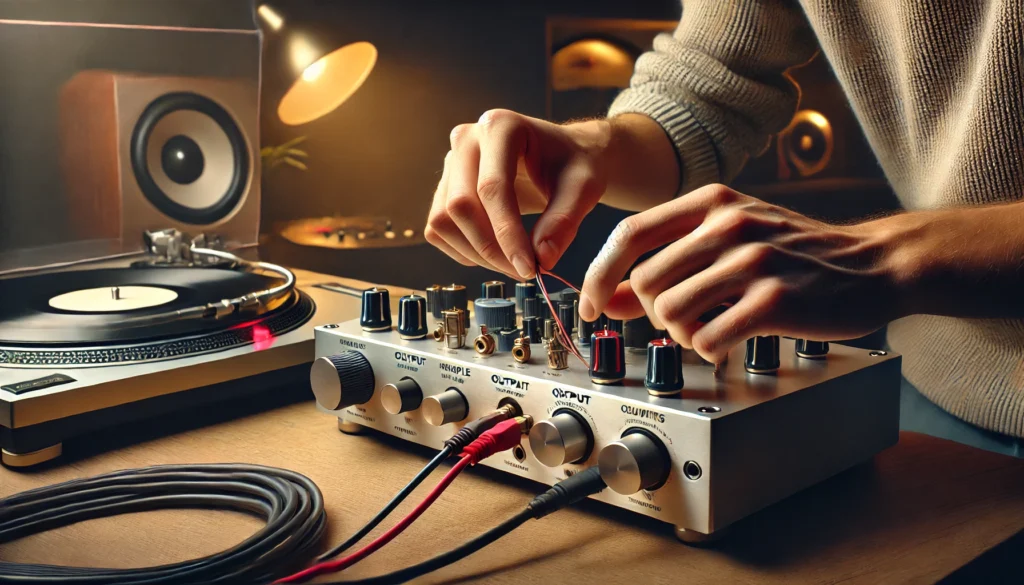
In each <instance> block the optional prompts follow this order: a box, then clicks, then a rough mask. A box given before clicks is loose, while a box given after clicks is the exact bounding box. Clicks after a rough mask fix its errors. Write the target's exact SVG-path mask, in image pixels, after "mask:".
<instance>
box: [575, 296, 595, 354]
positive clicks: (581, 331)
mask: <svg viewBox="0 0 1024 585" xmlns="http://www.w3.org/2000/svg"><path fill="white" fill-rule="evenodd" d="M576 307H577V311H578V310H579V301H577V305H576ZM577 314H579V313H578V312H577ZM593 334H594V323H593V322H592V321H585V320H583V319H577V321H576V342H577V343H578V344H580V345H584V346H586V345H590V336H591V335H593Z"/></svg>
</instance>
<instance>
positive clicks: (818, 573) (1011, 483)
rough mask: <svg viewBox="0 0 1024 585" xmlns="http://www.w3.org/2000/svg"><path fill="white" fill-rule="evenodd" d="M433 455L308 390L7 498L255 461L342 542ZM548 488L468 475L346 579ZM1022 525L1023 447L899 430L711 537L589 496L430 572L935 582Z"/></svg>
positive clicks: (106, 454)
mask: <svg viewBox="0 0 1024 585" xmlns="http://www.w3.org/2000/svg"><path fill="white" fill-rule="evenodd" d="M430 454H431V452H430V451H429V450H427V449H423V448H420V447H416V446H413V445H410V444H408V443H405V442H402V441H399V440H398V439H394V438H391V437H385V436H383V435H378V434H370V435H364V436H359V437H351V436H346V435H343V434H341V433H339V432H338V430H337V426H336V421H335V419H333V418H331V417H329V416H326V415H323V414H320V413H318V412H316V411H315V409H314V407H313V404H312V403H311V402H310V403H301V404H294V405H290V406H285V407H281V408H277V409H275V410H272V411H269V412H264V413H261V414H254V415H251V416H247V417H243V418H238V419H235V420H228V421H224V422H219V423H216V424H213V425H212V426H209V427H205V428H197V429H194V430H190V431H186V432H179V433H177V434H171V435H166V436H159V437H156V438H151V439H149V440H146V441H144V442H142V443H139V444H134V445H130V446H121V447H117V448H114V449H112V450H103V451H100V452H97V453H88V452H87V453H85V454H79V455H74V454H72V455H71V456H70V457H68V458H65V459H64V460H62V461H59V462H57V464H55V465H49V466H48V467H47V468H45V469H42V470H37V471H28V472H15V471H12V470H9V469H0V496H6V495H10V494H13V493H16V492H19V491H22V490H26V489H30V488H34V487H38V486H42V485H47V484H51V483H55V482H59V481H64V480H67V479H70V478H74V477H82V476H90V475H95V474H99V473H103V472H107V471H111V470H115V469H123V468H129V467H141V466H146V465H154V464H164V463H217V462H252V463H260V464H264V465H272V466H279V467H284V468H288V469H293V470H295V471H298V472H301V473H303V474H306V475H308V476H309V477H310V478H312V479H313V480H314V481H315V482H316V483H317V485H319V486H320V488H321V490H323V492H324V497H325V500H326V504H327V512H328V516H329V519H330V531H329V536H328V538H329V540H330V542H332V543H334V542H338V541H339V540H340V539H341V538H342V537H344V536H347V535H348V534H349V533H350V532H351V531H353V530H355V529H356V528H357V527H358V526H359V525H361V523H362V522H363V521H365V520H366V519H368V518H369V517H370V516H371V515H372V514H373V513H374V512H376V511H377V510H378V509H379V507H380V506H381V505H382V504H383V503H384V502H385V501H386V499H388V498H389V497H390V496H391V495H392V494H393V493H394V492H395V491H396V490H397V489H399V488H400V487H401V486H402V485H403V484H404V483H405V482H406V481H407V480H408V479H409V478H410V477H412V475H413V474H414V473H415V472H416V471H417V470H418V469H419V468H420V467H421V466H422V465H423V464H424V463H425V462H426V460H427V458H428V457H429V456H430ZM439 473H440V471H439V472H437V474H439ZM436 477H439V475H437V476H436ZM434 481H436V478H432V479H431V480H428V482H427V483H428V484H432V483H433V482H434ZM539 489H540V486H539V485H536V484H533V483H530V482H525V481H523V480H518V479H515V478H510V477H509V476H506V475H503V474H499V473H497V472H493V471H490V470H473V471H472V472H471V473H467V474H464V475H463V476H462V477H461V478H460V479H459V480H458V481H457V482H456V483H455V484H454V485H453V486H452V488H451V489H449V490H448V492H446V493H445V495H444V496H443V497H442V498H441V499H440V500H439V501H438V502H437V503H436V504H435V505H434V507H433V508H432V509H431V510H430V511H428V512H427V514H425V515H424V516H423V517H422V518H421V519H420V520H419V522H417V523H416V524H414V525H413V527H412V528H410V529H409V530H408V531H407V532H406V533H405V534H404V535H403V536H402V537H400V538H399V539H398V540H396V541H395V542H394V543H392V544H391V545H389V546H388V547H387V548H385V549H383V550H382V551H380V552H379V553H377V554H376V555H374V556H372V557H370V558H369V559H368V560H367V561H365V562H363V563H361V564H359V565H357V566H356V567H354V568H353V569H352V570H350V571H348V572H346V573H345V574H344V576H345V577H350V578H351V577H355V576H368V575H372V574H377V573H381V572H384V571H386V570H390V569H394V568H397V567H400V566H405V565H407V564H411V563H414V562H418V561H420V560H422V559H425V558H427V557H429V556H432V555H433V554H436V553H438V552H441V551H443V550H446V549H448V548H450V547H452V546H455V545H456V544H458V543H460V542H462V541H464V540H466V539H467V538H468V537H469V536H472V535H475V534H477V533H478V532H481V531H482V530H483V529H484V528H485V527H490V526H493V525H495V524H497V523H498V522H499V521H500V520H502V519H504V518H506V517H507V516H509V515H511V514H513V513H515V512H516V511H518V510H519V509H521V507H522V506H523V505H524V504H525V503H526V502H527V501H528V500H529V498H530V497H531V494H533V493H534V492H535V491H537V490H539ZM421 490H422V488H421ZM418 493H421V492H418ZM412 499H414V500H415V499H418V498H416V497H413V498H412ZM408 509H409V505H406V506H403V507H402V508H400V509H399V510H398V512H400V513H401V512H403V511H404V510H408ZM387 525H390V524H389V523H385V526H387ZM256 526H258V521H257V520H255V519H253V518H248V517H244V516H241V515H235V514H232V513H228V512H204V511H167V512H147V513H141V514H135V515H131V516H122V517H120V518H114V519H104V520H95V521H90V522H86V523H82V524H80V525H76V526H71V527H67V528H63V529H59V530H55V531H51V532H48V533H44V534H40V535H37V536H35V537H31V538H27V539H24V540H21V541H17V542H13V543H8V544H6V545H0V558H2V559H4V560H8V561H18V562H47V563H56V564H75V565H103V566H117V567H132V566H145V565H154V564H159V563H168V562H173V561H179V560H184V559H187V558H194V557H196V556H200V555H206V554H210V553H213V552H215V551H217V550H220V549H224V548H227V547H229V546H231V545H233V544H235V543H237V542H239V541H241V540H242V539H243V538H245V537H246V536H248V535H249V534H250V533H251V532H252V531H253V530H254V529H255V528H256ZM1022 529H1024V461H1022V460H1017V459H1013V458H1009V457H1004V456H1000V455H995V454H991V453H987V452H982V451H979V450H976V449H973V448H970V447H965V446H961V445H958V444H955V443H951V442H947V441H943V440H940V439H934V438H930V437H926V436H922V435H916V434H910V433H905V434H903V435H902V437H901V439H900V443H899V445H898V446H896V447H894V448H892V449H889V450H888V451H886V452H885V453H883V454H881V455H880V456H878V457H877V458H876V459H875V460H874V461H873V462H872V463H870V464H866V465H863V466H860V467H858V468H856V469H853V470H850V471H848V472H846V473H844V474H842V475H840V476H838V477H836V478H833V479H832V480H829V481H827V482H825V483H824V484H821V485H819V486H817V487H814V488H811V489H809V490H807V491H805V492H803V493H801V494H799V495H797V496H795V497H793V498H790V499H788V500H786V501H784V502H782V503H780V504H778V505H776V506H773V507H771V508H769V509H767V510H765V511H762V512H761V513H759V514H757V515H755V516H753V517H751V518H749V519H748V520H746V521H744V522H743V523H741V524H740V525H738V526H737V527H736V528H735V529H734V530H733V532H732V534H731V536H730V538H729V539H728V540H727V541H725V542H723V543H721V544H720V545H719V546H718V547H717V548H713V549H698V548H690V547H687V546H685V545H682V544H679V543H678V542H676V541H675V539H674V538H673V536H672V531H671V527H669V526H667V525H664V524H660V523H658V522H655V521H651V520H646V519H640V518H637V517H634V516H633V515H630V514H628V513H625V512H622V511H619V510H617V509H614V508H611V507H609V506H604V505H601V504H598V503H595V502H587V503H584V504H583V505H582V506H581V507H578V508H576V509H570V510H564V511H562V512H559V513H557V514H555V515H553V516H549V517H547V518H544V519H542V520H539V521H531V522H529V523H527V524H526V525H525V526H523V527H522V528H520V529H519V530H518V531H516V532H514V533H512V534H511V535H509V536H508V537H506V538H505V539H503V540H501V541H499V542H498V543H496V544H495V545H493V546H491V547H490V548H488V549H485V550H483V551H481V552H479V553H477V554H476V555H473V556H472V557H470V558H468V559H466V560H465V561H463V562H461V563H459V564H457V565H455V566H452V567H449V568H447V569H445V570H443V571H439V572H438V573H435V574H434V575H431V576H428V577H427V578H425V579H423V580H421V582H424V583H441V582H444V583H484V582H486V583H499V584H500V583H569V582H572V583H587V584H597V583H635V584H640V583H669V582H681V583H687V584H693V585H698V584H703V583H739V584H744V583H787V584H789V583H835V582H839V581H841V582H843V583H872V584H874V583H931V582H934V581H936V580H939V579H941V578H943V577H944V576H946V575H948V574H949V573H951V572H952V571H955V570H956V569H958V568H960V567H962V566H964V565H965V564H967V563H968V562H970V561H971V560H972V559H975V558H976V557H978V556H979V555H980V554H982V553H983V552H984V551H986V550H987V549H990V548H991V547H993V546H995V545H997V544H999V543H1001V542H1003V541H1004V540H1006V539H1007V538H1009V537H1011V536H1012V535H1014V534H1016V533H1017V532H1019V531H1021V530H1022ZM1016 540H1018V539H1015V541H1016ZM1018 558H1019V557H1018ZM1019 574H1020V573H1018V576H1019Z"/></svg>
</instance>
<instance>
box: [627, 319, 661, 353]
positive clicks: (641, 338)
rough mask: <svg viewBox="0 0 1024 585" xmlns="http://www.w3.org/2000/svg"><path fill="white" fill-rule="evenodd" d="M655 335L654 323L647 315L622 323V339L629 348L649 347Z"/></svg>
mask: <svg viewBox="0 0 1024 585" xmlns="http://www.w3.org/2000/svg"><path fill="white" fill-rule="evenodd" d="M654 337H655V336H654V325H652V324H651V320H650V319H648V318H647V317H640V318H639V319H629V320H627V321H626V322H624V323H623V324H622V339H623V341H625V343H626V347H627V348H632V349H647V344H648V343H650V341H651V340H652V339H654Z"/></svg>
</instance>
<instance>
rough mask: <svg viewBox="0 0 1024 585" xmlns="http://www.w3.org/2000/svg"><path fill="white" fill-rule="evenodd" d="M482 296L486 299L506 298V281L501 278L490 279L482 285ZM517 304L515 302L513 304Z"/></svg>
mask: <svg viewBox="0 0 1024 585" xmlns="http://www.w3.org/2000/svg"><path fill="white" fill-rule="evenodd" d="M480 296H481V297H482V298H485V299H504V298H506V297H505V283H504V282H502V281H500V280H488V281H487V282H485V283H483V284H481V285H480ZM512 306H513V307H514V306H515V305H514V304H513V305H512Z"/></svg>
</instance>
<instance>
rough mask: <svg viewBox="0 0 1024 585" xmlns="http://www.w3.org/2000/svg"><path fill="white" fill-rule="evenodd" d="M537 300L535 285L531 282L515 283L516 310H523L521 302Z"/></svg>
mask: <svg viewBox="0 0 1024 585" xmlns="http://www.w3.org/2000/svg"><path fill="white" fill-rule="evenodd" d="M533 298H537V285H536V284H534V283H532V282H517V283H516V308H518V309H519V310H520V311H522V310H523V300H524V299H533Z"/></svg>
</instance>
